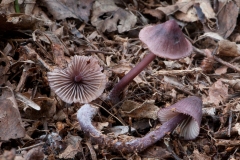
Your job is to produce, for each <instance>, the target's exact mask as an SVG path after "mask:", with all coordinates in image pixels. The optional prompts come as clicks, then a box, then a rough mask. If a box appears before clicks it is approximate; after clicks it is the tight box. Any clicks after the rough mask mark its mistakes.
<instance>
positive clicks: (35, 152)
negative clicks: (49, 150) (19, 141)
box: [25, 147, 44, 160]
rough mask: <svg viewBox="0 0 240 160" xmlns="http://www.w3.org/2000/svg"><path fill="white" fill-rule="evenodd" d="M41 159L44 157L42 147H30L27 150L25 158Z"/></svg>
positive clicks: (29, 159) (30, 159)
mask: <svg viewBox="0 0 240 160" xmlns="http://www.w3.org/2000/svg"><path fill="white" fill-rule="evenodd" d="M33 159H34V160H42V159H44V154H43V152H42V147H37V148H32V149H30V150H29V151H28V153H27V155H26V157H25V160H33Z"/></svg>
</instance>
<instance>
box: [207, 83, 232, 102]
mask: <svg viewBox="0 0 240 160" xmlns="http://www.w3.org/2000/svg"><path fill="white" fill-rule="evenodd" d="M227 96H228V86H227V85H225V84H223V83H222V81H221V79H219V80H218V81H216V82H215V83H214V84H213V85H212V86H211V87H210V88H209V97H208V98H209V102H210V103H213V104H215V105H216V106H218V105H219V103H223V102H224V101H225V100H226V98H227Z"/></svg>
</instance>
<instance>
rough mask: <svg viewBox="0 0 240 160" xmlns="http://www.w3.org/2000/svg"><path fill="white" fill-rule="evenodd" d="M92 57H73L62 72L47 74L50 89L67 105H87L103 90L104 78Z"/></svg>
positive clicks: (59, 70)
mask: <svg viewBox="0 0 240 160" xmlns="http://www.w3.org/2000/svg"><path fill="white" fill-rule="evenodd" d="M101 71H102V68H101V67H100V66H99V64H98V60H97V59H95V58H94V57H92V56H89V57H87V56H74V57H73V58H72V61H71V63H70V64H69V66H68V67H67V68H65V69H63V70H61V69H54V70H53V71H52V72H48V73H47V76H48V81H49V85H50V87H51V89H52V90H53V91H54V92H55V93H56V94H57V95H58V96H59V97H60V98H61V99H62V100H63V101H65V102H67V103H73V102H74V103H77V102H79V103H89V102H91V101H92V100H94V99H96V98H98V97H99V96H100V95H101V94H102V92H103V90H104V89H105V84H106V76H105V74H103V73H102V72H101Z"/></svg>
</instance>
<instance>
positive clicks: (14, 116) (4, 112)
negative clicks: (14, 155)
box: [0, 89, 25, 141]
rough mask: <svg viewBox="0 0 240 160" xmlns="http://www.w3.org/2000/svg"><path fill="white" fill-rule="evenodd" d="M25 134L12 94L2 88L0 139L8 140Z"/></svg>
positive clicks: (0, 98) (0, 99)
mask: <svg viewBox="0 0 240 160" xmlns="http://www.w3.org/2000/svg"><path fill="white" fill-rule="evenodd" d="M24 136H25V129H24V127H23V124H22V120H21V116H20V113H19V110H18V106H17V103H16V100H15V97H14V94H13V93H12V92H11V91H9V90H8V89H3V93H2V95H1V96H0V139H1V140H5V141H7V140H9V139H17V138H22V137H24Z"/></svg>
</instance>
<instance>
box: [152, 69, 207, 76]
mask: <svg viewBox="0 0 240 160" xmlns="http://www.w3.org/2000/svg"><path fill="white" fill-rule="evenodd" d="M201 71H202V69H201V68H193V69H189V70H170V71H157V72H155V73H154V74H153V75H157V76H158V75H186V74H189V73H198V72H201Z"/></svg>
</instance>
